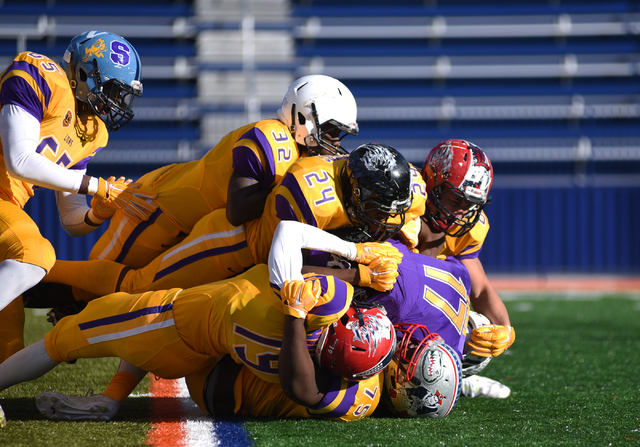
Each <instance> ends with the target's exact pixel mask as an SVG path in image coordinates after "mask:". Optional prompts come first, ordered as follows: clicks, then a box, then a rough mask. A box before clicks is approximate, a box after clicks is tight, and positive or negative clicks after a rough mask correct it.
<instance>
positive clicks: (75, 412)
mask: <svg viewBox="0 0 640 447" xmlns="http://www.w3.org/2000/svg"><path fill="white" fill-rule="evenodd" d="M36 407H38V410H39V411H40V413H41V414H43V415H44V416H46V417H47V419H63V420H69V421H80V420H89V421H110V420H111V419H113V418H114V417H115V416H116V414H118V410H119V409H120V402H119V401H117V400H115V399H111V398H110V397H107V396H105V395H103V394H93V390H89V391H87V395H86V396H84V397H83V396H67V395H66V394H62V393H53V392H46V393H41V394H39V395H38V397H36Z"/></svg>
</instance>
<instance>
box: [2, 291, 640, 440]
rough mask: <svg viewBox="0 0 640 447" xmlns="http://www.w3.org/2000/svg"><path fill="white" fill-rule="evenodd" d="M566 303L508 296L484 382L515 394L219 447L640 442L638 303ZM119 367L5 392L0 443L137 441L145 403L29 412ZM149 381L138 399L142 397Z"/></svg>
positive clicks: (268, 429) (30, 328)
mask: <svg viewBox="0 0 640 447" xmlns="http://www.w3.org/2000/svg"><path fill="white" fill-rule="evenodd" d="M505 298H507V299H508V298H509V297H508V296H505ZM570 298H572V299H567V296H551V295H541V296H534V295H531V296H526V295H519V296H518V297H517V299H514V300H507V301H506V304H507V308H508V309H509V312H510V315H511V320H512V324H513V325H514V327H515V329H516V335H517V338H516V342H515V344H514V345H513V346H512V348H511V349H510V350H509V351H507V353H506V354H504V355H503V356H502V357H500V358H498V359H496V360H494V361H493V362H492V363H491V364H490V365H489V366H488V367H487V369H486V370H485V373H486V374H485V375H487V376H489V377H492V378H494V379H497V380H500V381H502V382H503V383H506V384H508V385H509V386H510V387H511V390H512V393H511V396H510V397H509V398H507V399H503V400H492V399H479V398H476V399H468V398H464V397H461V398H460V400H459V402H458V405H457V406H456V408H455V409H454V410H453V411H452V413H451V414H450V415H449V416H448V417H447V418H446V419H443V420H430V419H413V420H405V419H396V418H385V417H375V415H374V417H372V418H368V419H366V420H363V421H360V422H357V423H351V424H344V423H337V422H331V421H322V420H299V421H295V420H288V421H285V420H248V421H245V422H244V427H245V429H246V431H247V439H246V442H241V443H237V442H236V441H235V440H230V439H225V437H224V436H221V437H220V438H219V442H220V444H219V445H222V446H225V445H250V444H251V443H254V444H255V445H257V446H302V445H305V446H314V447H321V446H394V445H397V446H403V447H405V446H414V445H425V446H441V445H443V446H445V445H448V446H496V445H500V446H502V445H504V446H512V445H524V446H551V445H567V446H573V445H585V446H609V445H611V446H634V445H638V444H640V375H639V372H640V297H639V296H637V295H636V296H635V297H634V296H617V297H604V296H591V295H590V296H586V295H582V296H580V295H576V296H572V297H570ZM27 320H28V321H27V333H28V341H29V342H33V341H35V340H36V339H37V338H39V337H40V336H42V334H43V333H44V332H45V331H46V330H48V329H49V324H48V323H46V321H45V318H44V317H42V316H35V315H33V314H32V313H31V312H30V311H28V314H27ZM116 365H117V360H116V359H102V360H79V361H78V362H77V363H76V364H75V365H67V364H64V365H60V366H59V367H57V368H56V369H55V370H53V371H52V372H50V373H49V374H48V375H46V376H45V377H43V378H41V379H39V380H37V381H34V382H31V383H27V384H23V385H18V386H16V387H14V388H11V389H9V390H6V391H4V392H2V394H0V396H1V397H0V404H1V405H2V406H3V408H4V409H5V412H6V413H7V417H8V425H7V427H6V428H5V429H3V430H1V431H0V445H3V446H22V445H24V446H34V445H38V446H45V445H56V446H73V445H78V446H80V445H82V446H85V445H110V446H111V445H118V446H124V445H144V443H145V439H146V433H147V431H148V430H149V428H150V427H151V424H150V422H149V417H150V408H151V399H150V398H148V397H135V398H130V399H128V401H127V402H125V404H124V405H123V407H122V409H121V412H120V415H119V417H118V419H117V420H116V421H113V422H108V423H90V422H84V423H72V422H50V421H47V420H46V419H44V417H43V416H41V415H40V414H39V413H38V412H37V410H36V407H35V404H34V399H33V398H34V397H35V396H36V395H37V394H38V393H40V392H42V391H46V390H56V391H62V392H66V393H73V394H84V393H85V392H86V390H87V389H88V388H94V389H95V390H96V391H97V392H98V391H99V390H102V389H103V388H104V386H105V385H106V384H107V382H108V380H109V378H110V377H111V374H112V373H113V372H114V371H115V368H116ZM148 383H149V382H148V379H147V380H146V382H144V383H142V384H141V385H140V386H139V388H138V389H137V390H136V392H137V393H140V394H144V393H146V391H147V388H148ZM184 445H194V444H184ZM209 445H213V444H209Z"/></svg>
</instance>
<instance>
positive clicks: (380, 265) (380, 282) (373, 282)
mask: <svg viewBox="0 0 640 447" xmlns="http://www.w3.org/2000/svg"><path fill="white" fill-rule="evenodd" d="M358 272H359V273H360V281H359V282H358V285H359V286H360V287H371V288H373V289H375V290H377V291H378V292H386V291H388V290H391V288H392V287H393V285H394V284H395V283H396V278H397V277H398V261H397V260H396V259H387V258H384V257H378V258H376V259H374V260H373V262H372V263H371V264H368V265H364V264H358Z"/></svg>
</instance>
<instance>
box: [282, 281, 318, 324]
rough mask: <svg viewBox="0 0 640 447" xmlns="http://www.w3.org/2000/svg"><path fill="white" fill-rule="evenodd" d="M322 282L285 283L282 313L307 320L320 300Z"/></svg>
mask: <svg viewBox="0 0 640 447" xmlns="http://www.w3.org/2000/svg"><path fill="white" fill-rule="evenodd" d="M321 291H322V289H321V288H320V281H299V280H293V281H285V282H284V285H283V286H282V289H281V291H280V292H281V296H282V313H283V314H285V315H291V316H292V317H294V318H306V317H307V314H308V313H309V311H310V310H311V309H313V307H314V306H315V305H316V303H317V302H318V299H319V298H320V293H321Z"/></svg>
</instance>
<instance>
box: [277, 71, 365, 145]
mask: <svg viewBox="0 0 640 447" xmlns="http://www.w3.org/2000/svg"><path fill="white" fill-rule="evenodd" d="M357 115H358V108H357V106H356V100H355V98H354V97H353V95H352V94H351V92H350V91H349V89H348V88H347V87H346V86H345V85H344V84H343V83H342V82H340V81H338V80H337V79H334V78H332V77H330V76H324V75H309V76H303V77H301V78H300V79H297V80H296V81H294V82H293V84H291V85H290V86H289V90H288V91H287V94H286V95H285V97H284V99H283V100H282V106H280V109H278V111H277V116H278V119H279V120H280V121H281V122H282V123H284V124H286V125H287V126H288V127H289V130H290V131H291V135H293V136H294V138H295V139H296V142H297V143H298V144H300V145H302V146H304V147H306V148H307V150H308V151H309V155H317V154H318V153H319V152H320V151H321V150H322V149H325V150H327V151H329V152H330V153H332V154H334V155H335V154H346V153H347V151H346V150H345V149H343V148H342V146H341V145H340V142H341V141H342V138H344V137H345V136H347V135H358V123H357V121H356V120H357ZM336 143H337V144H336Z"/></svg>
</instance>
